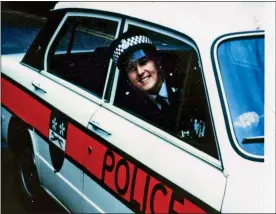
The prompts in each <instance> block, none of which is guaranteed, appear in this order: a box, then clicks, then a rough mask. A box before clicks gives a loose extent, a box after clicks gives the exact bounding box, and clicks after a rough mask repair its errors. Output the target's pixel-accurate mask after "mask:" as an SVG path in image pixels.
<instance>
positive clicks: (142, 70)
mask: <svg viewBox="0 0 276 214" xmlns="http://www.w3.org/2000/svg"><path fill="white" fill-rule="evenodd" d="M127 76H128V78H129V80H130V81H131V83H132V84H133V85H134V86H135V87H137V88H139V89H140V90H142V91H145V92H152V91H154V90H156V87H157V86H158V82H159V81H160V78H159V74H158V70H157V68H156V65H155V62H154V61H153V60H151V59H147V58H146V57H144V58H142V59H139V60H137V62H135V63H132V64H131V65H129V66H128V68H127Z"/></svg>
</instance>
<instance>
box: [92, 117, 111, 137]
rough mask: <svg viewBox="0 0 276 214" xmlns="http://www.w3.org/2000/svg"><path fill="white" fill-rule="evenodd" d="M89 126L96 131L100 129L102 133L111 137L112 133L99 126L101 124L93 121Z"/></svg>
mask: <svg viewBox="0 0 276 214" xmlns="http://www.w3.org/2000/svg"><path fill="white" fill-rule="evenodd" d="M89 124H91V125H92V127H93V128H94V129H100V130H101V131H103V132H105V133H106V134H107V135H111V132H110V131H109V130H107V129H106V128H103V127H102V126H101V125H100V124H99V122H97V121H95V120H93V121H91V122H90V121H89Z"/></svg>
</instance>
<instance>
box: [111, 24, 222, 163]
mask: <svg viewBox="0 0 276 214" xmlns="http://www.w3.org/2000/svg"><path fill="white" fill-rule="evenodd" d="M129 29H131V30H134V31H135V30H137V32H144V33H145V34H146V35H147V36H149V37H150V39H151V40H152V41H153V43H154V44H155V45H156V47H157V58H158V60H157V61H158V62H156V67H157V68H158V70H159V74H160V75H161V76H162V78H164V80H165V81H164V82H165V83H166V87H167V90H168V94H169V100H170V101H169V105H170V107H169V109H170V112H169V113H168V115H169V116H167V115H166V116H165V114H162V113H160V112H156V111H155V110H154V108H155V105H154V104H152V103H154V102H151V101H153V100H152V99H151V98H150V99H149V96H148V95H147V94H145V93H144V92H142V91H141V90H139V89H137V88H136V87H134V86H133V84H132V83H131V82H130V80H129V78H128V76H127V75H126V73H124V72H123V71H120V72H119V78H118V84H117V90H116V94H115V99H114V105H115V106H117V107H119V108H121V109H123V110H124V111H127V112H129V113H130V114H132V115H135V116H136V117H138V118H140V119H142V120H144V121H146V122H147V123H150V124H152V125H154V126H156V127H158V128H159V129H162V130H163V131H166V132H167V133H169V134H171V135H173V136H174V137H176V138H178V139H180V140H182V141H183V143H184V144H185V143H186V144H189V145H191V146H193V147H195V148H197V149H199V150H200V151H203V152H205V153H207V154H208V155H210V156H212V157H214V158H216V159H219V155H218V150H217V144H216V140H215V133H214V131H213V124H212V120H211V114H210V111H209V105H208V99H207V95H206V93H205V86H204V80H203V75H202V70H201V68H200V66H199V64H198V61H199V59H198V54H197V52H196V50H195V49H194V48H193V47H192V46H190V45H189V44H188V43H186V42H183V41H181V40H179V39H176V38H174V37H173V36H169V34H164V33H160V32H156V31H152V30H149V29H145V28H143V27H138V26H135V25H129ZM157 64H158V65H157Z"/></svg>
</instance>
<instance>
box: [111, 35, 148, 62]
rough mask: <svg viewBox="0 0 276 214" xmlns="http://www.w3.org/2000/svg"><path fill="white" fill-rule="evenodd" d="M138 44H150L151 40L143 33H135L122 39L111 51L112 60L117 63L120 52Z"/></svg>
mask: <svg viewBox="0 0 276 214" xmlns="http://www.w3.org/2000/svg"><path fill="white" fill-rule="evenodd" d="M140 44H152V42H151V40H150V38H148V37H147V36H144V35H137V36H133V37H130V38H127V39H122V40H121V42H120V44H119V45H118V46H117V47H116V49H115V51H114V53H113V60H114V61H115V62H116V63H117V62H118V59H119V57H120V56H121V54H122V53H124V51H126V50H127V49H128V48H129V47H132V46H135V45H140Z"/></svg>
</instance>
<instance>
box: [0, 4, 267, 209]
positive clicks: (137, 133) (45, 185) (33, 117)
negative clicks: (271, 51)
mask: <svg viewBox="0 0 276 214" xmlns="http://www.w3.org/2000/svg"><path fill="white" fill-rule="evenodd" d="M260 4H261V3H260ZM246 8H248V7H247V5H246V3H240V2H239V3H197V2H193V3H191V2H190V3H184V2H178V3H176V2H174V3H171V4H168V3H165V2H158V3H157V2H132V3H131V2H105V3H103V2H75V3H74V2H61V3H58V4H56V6H55V8H54V9H53V10H52V11H51V12H50V14H49V17H48V21H47V22H46V23H45V25H44V26H43V28H42V29H41V30H40V32H39V34H38V35H37V37H36V38H35V40H34V42H33V43H32V45H31V46H30V47H29V49H28V51H27V52H26V53H22V54H10V55H3V56H2V70H1V89H2V96H1V110H2V130H1V131H2V139H3V140H6V141H7V142H8V145H9V148H10V150H11V151H12V152H13V153H14V154H15V155H16V156H18V157H19V158H18V160H19V161H20V167H19V173H20V178H21V179H20V182H21V186H22V187H23V190H24V193H25V202H26V203H29V204H35V203H39V199H40V191H41V189H43V191H46V192H47V193H48V194H49V195H50V196H52V197H53V198H54V199H55V200H56V201H57V202H59V203H60V204H61V205H62V206H63V207H64V208H65V209H66V210H67V211H68V212H75V213H81V212H89V213H94V212H100V213H105V212H113V213H130V212H144V213H185V212H187V213H206V212H228V213H231V212H264V211H265V210H266V207H265V203H266V200H267V199H266V194H265V191H264V186H263V185H264V172H265V167H264V161H265V155H264V144H265V140H264V133H265V126H264V114H265V105H264V36H265V31H264V29H263V28H262V26H261V25H260V22H258V19H256V17H254V16H253V15H252V14H251V13H250V10H249V9H246ZM233 14H235V18H234V19H233ZM257 18H258V17H257ZM129 29H132V30H139V31H143V32H145V33H147V35H149V36H150V37H151V39H152V41H153V43H154V44H155V45H156V47H157V50H158V52H159V53H160V57H161V58H162V61H163V66H164V67H165V68H166V69H165V70H166V72H167V75H168V77H169V78H170V81H172V82H174V83H175V85H176V86H177V87H175V90H180V91H181V96H182V97H181V99H180V102H179V108H178V110H177V112H175V114H177V120H176V121H175V124H174V125H175V127H176V128H179V129H180V130H181V132H180V134H179V135H174V134H172V133H170V132H167V131H166V130H163V129H162V128H160V127H159V126H157V125H155V124H153V123H151V121H149V120H146V119H144V118H142V117H140V116H139V115H136V114H133V113H132V112H131V109H129V108H127V107H125V106H123V105H122V104H121V102H120V101H121V100H123V99H124V98H125V97H127V96H131V91H130V89H129V88H128V83H127V81H126V80H125V79H124V78H123V75H121V74H120V72H119V70H118V68H117V67H116V65H115V64H114V62H113V61H112V59H111V57H110V55H109V52H108V48H109V46H110V44H111V43H112V41H113V40H115V39H116V38H117V37H118V36H120V35H121V34H122V33H123V32H126V31H127V30H129ZM185 120H188V121H190V122H191V123H192V124H193V129H192V130H187V129H181V127H182V126H183V124H184V122H185ZM200 121H204V126H201V128H200V130H199V129H198V127H200V126H199V122H200ZM193 132H194V133H197V135H196V134H193ZM199 132H200V133H201V134H200V135H198V133H199Z"/></svg>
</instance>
